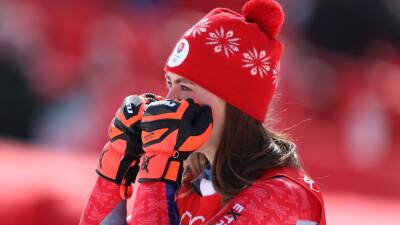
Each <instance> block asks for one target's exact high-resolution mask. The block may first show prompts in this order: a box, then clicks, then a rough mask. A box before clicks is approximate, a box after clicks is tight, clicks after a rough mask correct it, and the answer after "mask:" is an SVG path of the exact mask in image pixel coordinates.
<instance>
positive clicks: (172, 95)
mask: <svg viewBox="0 0 400 225" xmlns="http://www.w3.org/2000/svg"><path fill="white" fill-rule="evenodd" d="M179 92H180V91H179V90H177V88H175V87H172V88H170V89H169V91H168V94H167V96H166V98H167V99H178V98H180V93H179Z"/></svg>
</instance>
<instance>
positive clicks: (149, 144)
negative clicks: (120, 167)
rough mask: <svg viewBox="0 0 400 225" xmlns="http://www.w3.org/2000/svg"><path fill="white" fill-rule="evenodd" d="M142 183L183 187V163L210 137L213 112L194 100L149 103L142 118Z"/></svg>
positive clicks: (140, 177)
mask: <svg viewBox="0 0 400 225" xmlns="http://www.w3.org/2000/svg"><path fill="white" fill-rule="evenodd" d="M141 127H142V142H143V149H144V151H145V154H144V156H143V157H142V158H141V165H140V170H139V174H138V181H139V182H148V181H167V182H172V183H173V184H175V185H178V186H179V185H180V182H181V177H182V171H183V161H184V160H185V159H186V158H187V157H188V156H189V155H190V154H191V153H192V152H194V151H195V150H197V149H199V148H200V147H201V146H202V145H203V144H204V143H205V142H206V141H207V140H208V138H209V137H210V134H211V131H212V111H211V108H210V107H209V106H200V105H198V104H197V103H195V102H194V101H193V100H192V99H185V100H163V101H157V102H153V103H151V104H149V105H148V106H147V108H146V110H145V112H144V115H143V118H142V123H141Z"/></svg>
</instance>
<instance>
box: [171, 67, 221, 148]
mask: <svg viewBox="0 0 400 225" xmlns="http://www.w3.org/2000/svg"><path fill="white" fill-rule="evenodd" d="M165 80H166V85H167V88H168V94H167V96H166V98H168V99H185V98H191V99H194V100H195V101H196V102H197V103H199V104H200V105H209V106H211V109H212V114H213V130H212V133H211V137H210V139H209V140H208V141H207V142H206V144H204V145H203V147H202V148H201V149H199V150H198V151H200V152H202V150H206V149H210V148H214V149H215V148H216V147H217V146H218V144H219V140H220V138H221V134H222V129H223V125H224V121H225V102H224V100H222V99H220V98H219V97H217V96H215V95H214V94H212V93H211V92H209V91H207V90H206V89H204V88H202V87H200V86H199V85H197V84H195V83H193V82H191V81H189V80H187V79H185V78H183V77H182V76H180V75H177V74H174V73H170V72H167V73H166V74H165Z"/></svg>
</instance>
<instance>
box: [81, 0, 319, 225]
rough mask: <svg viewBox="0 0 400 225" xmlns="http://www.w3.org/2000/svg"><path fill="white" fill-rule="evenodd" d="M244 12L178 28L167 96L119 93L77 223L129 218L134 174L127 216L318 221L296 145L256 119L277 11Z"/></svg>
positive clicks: (269, 4) (268, 7)
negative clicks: (122, 96)
mask: <svg viewBox="0 0 400 225" xmlns="http://www.w3.org/2000/svg"><path fill="white" fill-rule="evenodd" d="M242 11H243V15H240V14H238V13H236V12H233V11H231V10H229V9H224V8H217V9H214V10H212V11H211V12H210V13H208V14H207V15H206V16H205V17H204V18H203V19H201V20H200V21H199V22H198V23H197V24H195V25H194V26H193V27H192V28H190V29H189V30H188V31H187V32H186V33H185V34H184V35H183V36H182V37H181V39H180V40H179V41H178V43H177V45H176V47H175V49H174V50H173V52H172V54H171V56H170V57H169V59H168V61H167V65H166V66H165V70H166V83H167V86H168V95H167V96H166V99H163V98H162V97H160V96H156V95H152V94H144V95H141V96H129V97H127V98H126V99H125V101H124V103H123V105H122V106H121V109H119V110H118V111H117V113H116V117H115V118H114V120H113V121H112V123H111V126H110V129H109V136H110V141H109V142H108V143H107V144H106V146H105V147H104V149H103V151H102V154H101V157H100V160H99V165H98V167H97V172H98V174H99V175H100V177H99V179H98V181H97V183H96V185H95V187H94V190H93V192H92V195H91V196H90V199H89V202H88V204H87V206H86V208H85V211H84V213H83V215H82V218H81V224H126V223H127V221H126V220H125V218H126V201H125V200H124V199H126V198H129V197H130V195H131V192H132V191H131V189H132V186H131V183H132V182H135V180H136V182H138V183H140V185H139V186H138V190H137V192H136V198H135V202H134V206H133V211H132V215H131V216H130V220H129V224H190V225H197V224H310V225H311V224H325V215H324V206H323V200H322V196H321V193H320V190H319V188H318V186H317V185H316V184H315V182H314V181H313V180H312V179H311V178H310V176H308V175H307V174H305V172H304V171H303V170H302V169H301V165H300V163H299V162H298V159H297V153H296V148H295V145H294V144H293V143H292V142H290V141H289V140H288V139H287V138H285V137H284V136H282V135H279V134H277V133H275V132H273V131H272V130H270V129H268V128H267V127H266V126H265V125H263V121H264V119H265V116H266V114H267V111H268V107H269V105H270V102H271V99H272V97H273V93H274V91H275V88H276V85H277V78H278V74H279V59H280V55H281V51H282V44H281V43H280V42H279V41H278V40H276V36H277V35H278V33H279V31H280V29H281V26H282V24H283V12H282V9H281V7H280V5H279V4H278V3H276V2H275V1H273V0H251V1H249V2H247V3H246V4H245V5H244V7H243V10H242ZM173 99H175V100H173ZM110 181H111V182H110Z"/></svg>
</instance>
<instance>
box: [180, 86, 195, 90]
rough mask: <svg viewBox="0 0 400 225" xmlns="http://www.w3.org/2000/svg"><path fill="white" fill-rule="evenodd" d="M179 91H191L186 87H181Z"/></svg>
mask: <svg viewBox="0 0 400 225" xmlns="http://www.w3.org/2000/svg"><path fill="white" fill-rule="evenodd" d="M181 90H182V91H191V90H192V89H190V88H188V87H186V86H185V85H181Z"/></svg>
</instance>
